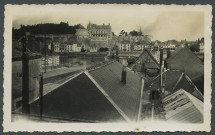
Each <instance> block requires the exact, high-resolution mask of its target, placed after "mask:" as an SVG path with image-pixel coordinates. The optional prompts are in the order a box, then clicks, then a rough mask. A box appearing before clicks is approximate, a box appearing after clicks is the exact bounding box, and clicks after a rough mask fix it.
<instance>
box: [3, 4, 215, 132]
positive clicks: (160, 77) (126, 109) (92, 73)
mask: <svg viewBox="0 0 215 135" xmlns="http://www.w3.org/2000/svg"><path fill="white" fill-rule="evenodd" d="M211 11H212V8H211V6H209V5H196V6H195V5H193V6H189V5H186V6H182V5H181V6H180V5H129V4H126V5H120V4H119V5H117V4H112V5H111V4H110V5H109V4H107V5H105V4H104V5H97V4H95V5H93V4H90V5H87V4H81V5H63V4H61V5H7V6H6V11H5V19H6V21H5V34H4V38H5V45H4V46H5V49H4V55H5V58H4V61H5V66H7V67H6V68H5V70H4V80H5V81H4V122H3V123H4V124H3V126H4V127H5V129H6V130H8V131H11V130H12V131H19V130H21V131H43V130H44V131H58V130H59V131H66V130H68V131H85V129H84V128H85V127H86V126H82V124H83V125H84V124H89V127H86V128H87V129H86V130H87V131H90V130H91V131H128V130H130V131H209V130H210V109H211V102H210V98H211V95H210V94H211V91H212V89H211V68H212V67H211V42H212V41H211V33H212V32H211V20H212V15H211ZM159 123H160V125H159ZM172 123H174V124H172ZM13 124H14V125H15V126H12V125H13ZM40 124H41V125H42V126H40ZM59 124H60V125H59ZM69 124H72V125H76V126H69ZM100 124H102V125H104V127H105V124H108V125H109V126H108V127H110V128H108V127H105V128H104V129H103V127H102V126H101V127H100V128H99V129H98V128H96V127H94V125H100ZM111 124H113V125H115V126H110V125H111ZM121 124H126V126H124V127H123V126H120V125H121ZM129 124H131V125H132V124H133V126H130V127H129ZM135 124H136V125H135ZM153 124H156V126H153ZM9 125H10V126H9ZM24 125H26V126H24ZM31 125H38V129H37V127H34V128H30V126H31ZM51 125H53V127H52V126H51ZM64 125H66V126H64ZM77 125H78V126H77ZM91 125H92V127H90V126H91ZM117 125H119V129H117ZM134 125H135V126H134ZM163 125H165V127H164V126H163ZM168 125H169V126H168ZM46 126H47V128H46ZM61 126H62V127H61ZM28 127H29V128H28ZM67 127H68V129H67ZM77 127H79V128H77ZM126 127H128V128H126ZM159 127H160V129H159ZM70 128H71V129H70ZM111 128H113V130H112V129H111Z"/></svg>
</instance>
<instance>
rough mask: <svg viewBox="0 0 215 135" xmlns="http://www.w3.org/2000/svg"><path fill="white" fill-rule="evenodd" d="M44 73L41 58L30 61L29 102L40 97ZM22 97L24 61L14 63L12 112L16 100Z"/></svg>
mask: <svg viewBox="0 0 215 135" xmlns="http://www.w3.org/2000/svg"><path fill="white" fill-rule="evenodd" d="M41 72H42V62H41V58H38V59H33V60H29V101H32V100H34V99H35V98H37V97H38V96H39V81H40V74H41ZM20 97H22V61H13V62H12V101H13V104H12V110H14V109H15V108H16V107H15V103H14V101H15V100H16V99H20Z"/></svg>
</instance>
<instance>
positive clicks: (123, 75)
mask: <svg viewBox="0 0 215 135" xmlns="http://www.w3.org/2000/svg"><path fill="white" fill-rule="evenodd" d="M122 83H124V84H126V71H125V67H123V69H122Z"/></svg>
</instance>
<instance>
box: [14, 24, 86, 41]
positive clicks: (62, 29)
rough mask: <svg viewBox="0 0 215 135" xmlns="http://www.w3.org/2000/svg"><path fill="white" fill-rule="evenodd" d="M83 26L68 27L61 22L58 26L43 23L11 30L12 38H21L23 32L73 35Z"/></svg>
mask: <svg viewBox="0 0 215 135" xmlns="http://www.w3.org/2000/svg"><path fill="white" fill-rule="evenodd" d="M83 28H84V26H82V25H81V24H77V25H74V26H69V24H68V23H64V22H61V23H60V24H54V23H45V24H36V25H27V26H25V25H21V27H20V28H19V29H15V28H13V31H12V34H13V38H16V37H21V36H23V33H24V32H31V33H34V34H75V33H76V29H83Z"/></svg>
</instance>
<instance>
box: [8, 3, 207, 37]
mask: <svg viewBox="0 0 215 135" xmlns="http://www.w3.org/2000/svg"><path fill="white" fill-rule="evenodd" d="M191 9H192V8H191ZM10 10H11V11H10V13H11V14H12V20H13V27H15V28H19V27H20V25H21V24H22V25H34V24H40V23H60V22H68V23H69V25H75V24H82V25H83V26H84V27H86V26H87V24H88V23H89V21H90V22H91V23H95V24H103V23H104V24H109V23H110V25H111V27H112V31H113V32H114V33H115V34H116V35H118V34H119V33H120V31H121V30H124V31H127V32H130V31H132V30H137V31H139V29H140V28H141V30H142V32H143V33H144V34H147V35H151V36H152V40H160V41H166V40H172V39H175V40H184V39H186V40H189V41H191V40H197V39H198V38H201V37H203V36H204V12H203V11H201V10H198V9H194V10H190V8H189V7H188V8H184V9H183V8H181V7H180V6H179V7H177V8H175V7H173V6H168V7H166V6H161V7H156V6H149V5H147V6H146V5H42V6H40V5H34V6H31V5H24V6H15V7H13V8H11V9H10Z"/></svg>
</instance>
